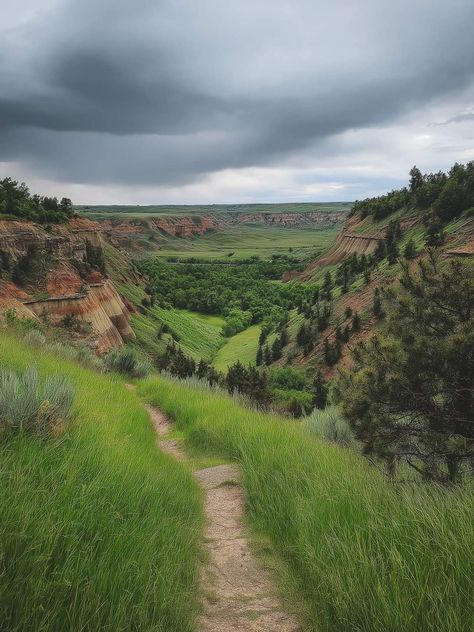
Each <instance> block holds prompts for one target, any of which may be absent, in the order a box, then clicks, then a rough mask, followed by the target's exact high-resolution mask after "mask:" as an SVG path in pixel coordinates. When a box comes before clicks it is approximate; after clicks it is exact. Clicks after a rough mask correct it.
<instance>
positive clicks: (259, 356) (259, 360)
mask: <svg viewBox="0 0 474 632" xmlns="http://www.w3.org/2000/svg"><path fill="white" fill-rule="evenodd" d="M255 362H256V364H257V366H261V364H262V362H263V349H262V346H261V345H259V347H258V349H257V357H256V359H255Z"/></svg>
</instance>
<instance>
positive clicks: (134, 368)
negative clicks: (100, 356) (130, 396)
mask: <svg viewBox="0 0 474 632" xmlns="http://www.w3.org/2000/svg"><path fill="white" fill-rule="evenodd" d="M104 365H105V370H106V371H116V372H117V373H123V374H124V375H129V376H130V377H139V378H140V377H145V376H146V375H148V374H149V373H150V371H151V366H150V365H149V364H148V363H147V362H145V361H144V360H142V359H141V358H140V357H139V355H138V354H137V352H136V351H135V350H134V349H131V348H130V347H122V348H121V349H114V350H113V351H111V352H110V353H108V354H107V355H106V356H105V362H104Z"/></svg>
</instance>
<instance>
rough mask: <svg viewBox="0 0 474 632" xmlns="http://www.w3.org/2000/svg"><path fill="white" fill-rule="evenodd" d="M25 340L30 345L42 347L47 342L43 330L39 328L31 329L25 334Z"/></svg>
mask: <svg viewBox="0 0 474 632" xmlns="http://www.w3.org/2000/svg"><path fill="white" fill-rule="evenodd" d="M24 340H25V343H26V344H27V345H28V346H29V347H42V346H43V345H44V343H45V342H46V338H45V336H44V334H42V333H41V331H38V330H37V329H31V330H30V331H28V332H27V333H26V335H25V338H24Z"/></svg>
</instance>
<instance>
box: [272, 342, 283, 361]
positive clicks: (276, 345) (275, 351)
mask: <svg viewBox="0 0 474 632" xmlns="http://www.w3.org/2000/svg"><path fill="white" fill-rule="evenodd" d="M281 356H282V352H281V340H280V338H279V337H278V336H277V337H276V338H275V340H274V341H273V344H272V360H273V362H276V361H277V360H279V359H280V358H281Z"/></svg>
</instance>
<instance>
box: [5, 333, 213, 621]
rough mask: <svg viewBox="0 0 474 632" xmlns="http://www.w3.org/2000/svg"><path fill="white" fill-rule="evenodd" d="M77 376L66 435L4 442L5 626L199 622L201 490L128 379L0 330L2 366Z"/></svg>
mask: <svg viewBox="0 0 474 632" xmlns="http://www.w3.org/2000/svg"><path fill="white" fill-rule="evenodd" d="M33 360H34V362H35V363H36V366H37V367H38V371H39V374H40V376H41V379H44V378H45V377H46V376H47V375H50V374H53V373H55V372H57V371H58V369H59V370H60V371H61V373H62V374H64V375H65V376H66V377H67V379H68V380H69V381H70V382H71V383H72V384H73V385H74V388H75V393H76V395H75V400H74V407H73V411H74V422H73V423H72V425H70V426H69V428H68V429H67V431H66V433H65V434H63V435H62V436H61V437H59V438H58V439H50V440H48V441H46V442H45V441H40V440H39V439H37V438H36V437H35V436H34V435H27V434H25V433H21V434H17V435H13V436H4V437H2V438H1V440H0V489H1V493H0V629H1V630H8V631H9V632H20V631H21V632H24V631H26V630H28V631H32V632H33V631H39V630H41V631H42V632H56V631H58V632H59V631H63V630H74V631H97V630H110V631H114V632H115V631H125V630H143V631H145V630H146V631H151V630H153V631H160V630H162V631H163V632H164V631H166V632H168V631H175V632H183V631H184V632H186V631H190V630H193V629H194V623H193V621H194V616H195V614H196V589H197V582H198V573H197V562H198V558H199V555H200V547H199V534H200V529H201V525H202V517H201V497H200V492H199V489H198V487H197V486H196V484H195V482H194V481H193V479H192V476H191V475H190V474H189V473H188V472H187V471H186V470H185V469H184V468H183V466H181V465H180V464H179V463H177V462H175V461H173V460H172V459H171V458H169V457H168V456H166V455H164V454H162V453H161V452H160V451H159V450H158V449H157V447H156V438H155V436H154V432H153V429H152V427H151V424H150V421H149V419H148V416H147V414H146V412H144V410H143V408H142V406H141V405H140V402H139V401H138V398H137V396H136V394H134V393H131V392H128V391H126V389H125V388H124V385H123V382H122V381H121V380H120V379H119V378H118V377H110V376H105V375H99V374H97V373H92V372H90V371H88V370H87V369H85V368H82V367H80V366H78V365H76V364H73V363H71V362H68V361H66V360H58V358H57V357H54V356H50V355H48V354H46V353H44V352H42V351H41V352H39V351H38V350H33V351H31V350H28V349H27V348H26V347H25V346H24V345H22V344H21V343H19V342H18V341H17V340H15V339H14V338H10V337H7V336H5V335H4V334H2V333H0V365H1V367H2V368H3V369H6V368H8V369H9V370H13V371H16V372H21V371H24V370H25V368H26V367H27V366H29V365H30V364H31V363H32V361H33Z"/></svg>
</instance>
